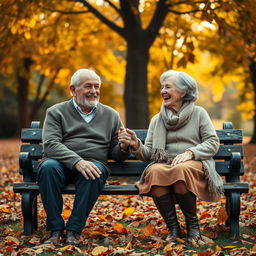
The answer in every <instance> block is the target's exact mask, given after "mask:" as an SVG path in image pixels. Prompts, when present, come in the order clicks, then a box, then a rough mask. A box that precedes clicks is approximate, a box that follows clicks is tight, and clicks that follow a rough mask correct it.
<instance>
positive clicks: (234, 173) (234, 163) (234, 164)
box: [226, 152, 242, 182]
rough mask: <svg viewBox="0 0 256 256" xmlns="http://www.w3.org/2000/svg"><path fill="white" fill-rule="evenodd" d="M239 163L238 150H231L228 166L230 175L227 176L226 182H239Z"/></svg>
mask: <svg viewBox="0 0 256 256" xmlns="http://www.w3.org/2000/svg"><path fill="white" fill-rule="evenodd" d="M241 163H242V162H241V154H240V153H239V152H232V153H231V159H230V166H229V168H230V175H228V176H227V179H226V180H227V182H240V175H241V174H240V170H241Z"/></svg>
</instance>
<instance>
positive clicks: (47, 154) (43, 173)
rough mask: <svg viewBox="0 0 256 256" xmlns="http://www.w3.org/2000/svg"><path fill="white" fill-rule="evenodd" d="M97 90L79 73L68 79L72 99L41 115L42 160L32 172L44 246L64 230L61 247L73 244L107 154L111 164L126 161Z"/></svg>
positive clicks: (87, 73) (117, 124)
mask: <svg viewBox="0 0 256 256" xmlns="http://www.w3.org/2000/svg"><path fill="white" fill-rule="evenodd" d="M100 87H101V79H100V77H99V76H98V75H97V74H96V73H95V72H94V71H93V70H89V69H80V70H78V71H76V72H75V73H74V75H73V76H72V78H71V85H70V91H71V95H72V96H73V98H72V99H71V100H69V101H65V102H62V103H59V104H56V105H54V106H52V107H50V108H49V109H48V110H47V113H46V118H45V121H44V126H43V146H44V158H43V161H42V162H41V164H40V166H39V169H38V184H39V188H40V194H41V197H42V201H43V205H44V209H45V211H46V215H47V222H46V228H47V230H49V231H51V233H50V237H49V238H48V239H47V240H46V241H45V242H44V243H46V244H48V243H53V244H59V243H60V242H61V238H62V236H63V233H64V231H65V230H66V243H67V244H72V245H78V244H79V237H80V234H81V232H82V230H83V228H84V226H85V222H86V219H87V217H88V215H89V213H90V211H91V209H92V208H93V206H94V204H95V202H96V200H97V198H98V196H99V194H100V192H101V191H102V188H103V186H104V183H105V182H106V179H107V177H108V172H109V168H108V166H107V159H108V155H109V154H110V155H111V156H112V158H113V159H114V160H116V161H124V160H125V159H126V158H127V157H128V156H129V150H128V147H127V144H124V143H118V132H119V130H122V128H121V126H122V124H121V121H120V119H119V115H118V113H117V112H116V111H115V110H114V109H112V108H110V107H108V106H106V105H103V104H101V103H99V98H100ZM124 131H125V130H122V131H121V132H124ZM67 183H74V184H75V187H76V195H75V199H74V204H73V210H72V213H71V216H70V217H69V219H68V221H67V223H66V224H65V222H64V220H63V218H62V216H61V213H62V208H63V198H62V190H63V188H64V186H65V185H66V184H67Z"/></svg>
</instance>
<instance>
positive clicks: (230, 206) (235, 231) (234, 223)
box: [226, 191, 240, 239]
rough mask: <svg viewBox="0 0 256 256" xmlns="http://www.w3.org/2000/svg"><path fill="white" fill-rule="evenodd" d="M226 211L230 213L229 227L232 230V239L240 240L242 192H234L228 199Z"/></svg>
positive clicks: (228, 195)
mask: <svg viewBox="0 0 256 256" xmlns="http://www.w3.org/2000/svg"><path fill="white" fill-rule="evenodd" d="M226 198H227V199H226V200H227V201H226V210H227V213H228V220H227V223H226V224H227V226H229V228H230V233H229V235H230V237H231V238H234V239H235V238H239V215H240V192H236V191H232V192H230V193H228V194H227V197H226Z"/></svg>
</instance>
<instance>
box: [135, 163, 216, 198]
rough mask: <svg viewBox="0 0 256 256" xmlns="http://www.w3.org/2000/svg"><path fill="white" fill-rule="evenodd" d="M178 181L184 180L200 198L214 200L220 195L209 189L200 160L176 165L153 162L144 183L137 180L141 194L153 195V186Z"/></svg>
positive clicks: (166, 184) (190, 189)
mask: <svg viewBox="0 0 256 256" xmlns="http://www.w3.org/2000/svg"><path fill="white" fill-rule="evenodd" d="M177 181H184V183H185V184H186V187H187V189H188V190H189V191H191V192H192V193H194V194H195V195H196V196H197V197H198V199H200V200H203V201H210V202H214V201H217V200H218V199H219V197H218V196H216V195H215V194H213V193H211V192H210V191H209V189H208V182H207V180H206V177H205V173H204V171H203V165H202V163H201V162H200V161H194V160H190V161H186V162H183V163H180V164H177V165H175V166H171V165H168V164H162V163H156V164H152V165H150V166H149V167H148V169H147V170H146V175H145V179H144V182H143V183H139V182H136V183H135V184H136V186H137V187H138V189H139V193H140V195H143V196H151V194H150V192H151V188H152V187H153V186H171V185H172V184H174V183H175V182H177Z"/></svg>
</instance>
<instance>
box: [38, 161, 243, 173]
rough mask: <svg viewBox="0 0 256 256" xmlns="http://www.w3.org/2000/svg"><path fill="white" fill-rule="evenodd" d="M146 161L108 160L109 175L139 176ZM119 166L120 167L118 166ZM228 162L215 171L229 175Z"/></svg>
mask: <svg viewBox="0 0 256 256" xmlns="http://www.w3.org/2000/svg"><path fill="white" fill-rule="evenodd" d="M38 164H39V163H38V162H37V161H33V168H34V169H36V167H37V165H38ZM147 164H148V163H145V162H136V163H134V162H129V161H126V162H123V163H122V164H119V163H116V162H110V163H109V167H110V169H111V173H110V176H122V177H124V176H127V177H130V176H136V177H139V176H140V175H141V174H142V172H143V170H144V169H145V167H146V166H147ZM120 166H121V168H120ZM229 166H230V162H229V161H221V162H215V167H216V171H217V172H218V173H219V174H220V175H221V176H226V175H230V170H229ZM240 175H241V176H242V175H244V164H243V162H242V163H241V169H240Z"/></svg>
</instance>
